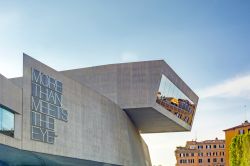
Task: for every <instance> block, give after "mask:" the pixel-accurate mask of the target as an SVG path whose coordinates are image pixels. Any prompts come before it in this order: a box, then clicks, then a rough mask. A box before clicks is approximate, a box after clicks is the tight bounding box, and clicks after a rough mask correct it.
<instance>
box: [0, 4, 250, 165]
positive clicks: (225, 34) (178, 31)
mask: <svg viewBox="0 0 250 166" xmlns="http://www.w3.org/2000/svg"><path fill="white" fill-rule="evenodd" d="M23 52H24V53H26V54H28V55H30V56H32V57H34V58H35V59H38V60H39V61H41V62H43V63H45V64H47V65H49V66H51V67H53V68H54V69H56V70H66V69H73V68H79V67H88V66H96V65H102V64H112V63H122V62H131V61H142V60H156V59H163V60H165V61H166V62H167V63H168V64H169V65H170V66H171V67H172V68H173V69H174V70H175V71H176V73H177V74H178V75H179V76H180V77H181V78H182V79H183V80H184V81H185V82H186V83H187V84H188V85H189V86H190V87H191V88H192V89H193V90H194V92H195V93H196V94H197V95H198V96H199V97H200V100H199V104H198V108H197V113H196V116H195V120H194V124H193V127H192V131H191V132H180V133H160V134H144V135H143V138H144V139H145V141H146V142H147V144H148V147H149V150H150V155H151V160H152V163H153V164H154V165H157V166H158V165H159V164H161V165H162V166H173V165H174V164H175V156H174V150H175V148H176V146H184V145H185V142H186V141H188V140H192V139H197V140H198V141H199V140H205V139H214V138H216V137H218V138H219V139H224V133H223V131H222V130H224V129H226V128H230V127H233V126H235V125H239V124H241V123H242V122H243V121H244V120H246V119H248V120H250V102H249V100H250V1H248V0H241V1H235V0H234V1H232V0H204V1H201V0H190V1H184V0H157V1H155V0H144V1H142V0H135V1H130V0H127V1H122V0H106V1H103V0H73V1H66V0H60V1H59V0H54V1H49V0H37V1H33V0H26V1H20V0H19V1H18V0H17V1H4V0H0V73H1V74H3V75H4V76H6V77H8V78H11V77H17V76H21V75H22V53H23ZM244 105H246V107H244Z"/></svg>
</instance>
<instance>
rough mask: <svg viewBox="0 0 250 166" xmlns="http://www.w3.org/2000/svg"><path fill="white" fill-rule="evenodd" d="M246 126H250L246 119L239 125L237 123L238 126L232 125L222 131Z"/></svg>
mask: <svg viewBox="0 0 250 166" xmlns="http://www.w3.org/2000/svg"><path fill="white" fill-rule="evenodd" d="M247 126H250V123H249V122H248V121H245V122H244V123H242V124H241V125H238V126H235V127H232V128H229V129H226V130H223V131H228V130H235V129H237V128H242V127H247Z"/></svg>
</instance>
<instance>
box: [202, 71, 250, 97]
mask: <svg viewBox="0 0 250 166" xmlns="http://www.w3.org/2000/svg"><path fill="white" fill-rule="evenodd" d="M198 94H199V96H200V97H201V98H208V97H224V98H229V97H243V98H250V74H248V75H244V76H240V77H235V78H232V79H229V80H226V81H224V82H222V83H219V84H217V85H214V86H211V87H208V88H205V89H203V90H200V91H199V93H198Z"/></svg>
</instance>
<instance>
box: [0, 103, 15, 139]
mask: <svg viewBox="0 0 250 166" xmlns="http://www.w3.org/2000/svg"><path fill="white" fill-rule="evenodd" d="M0 133H2V134H5V135H8V136H11V137H14V113H12V111H11V110H10V109H8V108H6V107H4V106H1V105H0Z"/></svg>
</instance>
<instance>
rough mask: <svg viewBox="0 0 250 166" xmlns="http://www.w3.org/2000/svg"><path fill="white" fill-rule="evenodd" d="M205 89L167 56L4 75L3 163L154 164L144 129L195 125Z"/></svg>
mask: <svg viewBox="0 0 250 166" xmlns="http://www.w3.org/2000/svg"><path fill="white" fill-rule="evenodd" d="M197 103H198V97H197V95H196V94H195V93H194V92H193V91H192V90H191V89H190V88H189V87H188V86H187V85H186V84H185V83H184V82H183V81H182V80H181V79H180V77H178V76H177V74H176V73H175V72H174V71H173V70H172V69H171V68H170V67H169V66H168V65H167V64H166V63H165V62H164V61H163V60H157V61H146V62H133V63H122V64H111V65H104V66H97V67H89V68H82V69H75V70H67V71H56V70H54V69H52V68H50V67H48V66H46V65H45V64H42V63H41V62H39V61H37V60H35V59H33V58H31V57H29V56H28V55H25V54H24V55H23V76H22V77H18V78H12V79H7V78H5V77H4V76H2V75H0V165H33V166H34V165H52V166H54V165H67V166H70V165H72V166H73V165H87V166H89V165H97V166H98V165H99V166H102V165H105V166H108V165H110V166H111V165H126V166H148V165H151V161H150V156H149V152H148V147H147V145H146V143H145V142H144V141H143V139H142V137H141V136H140V133H162V132H178V131H190V130H191V127H192V123H193V119H194V114H195V110H196V107H197Z"/></svg>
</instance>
